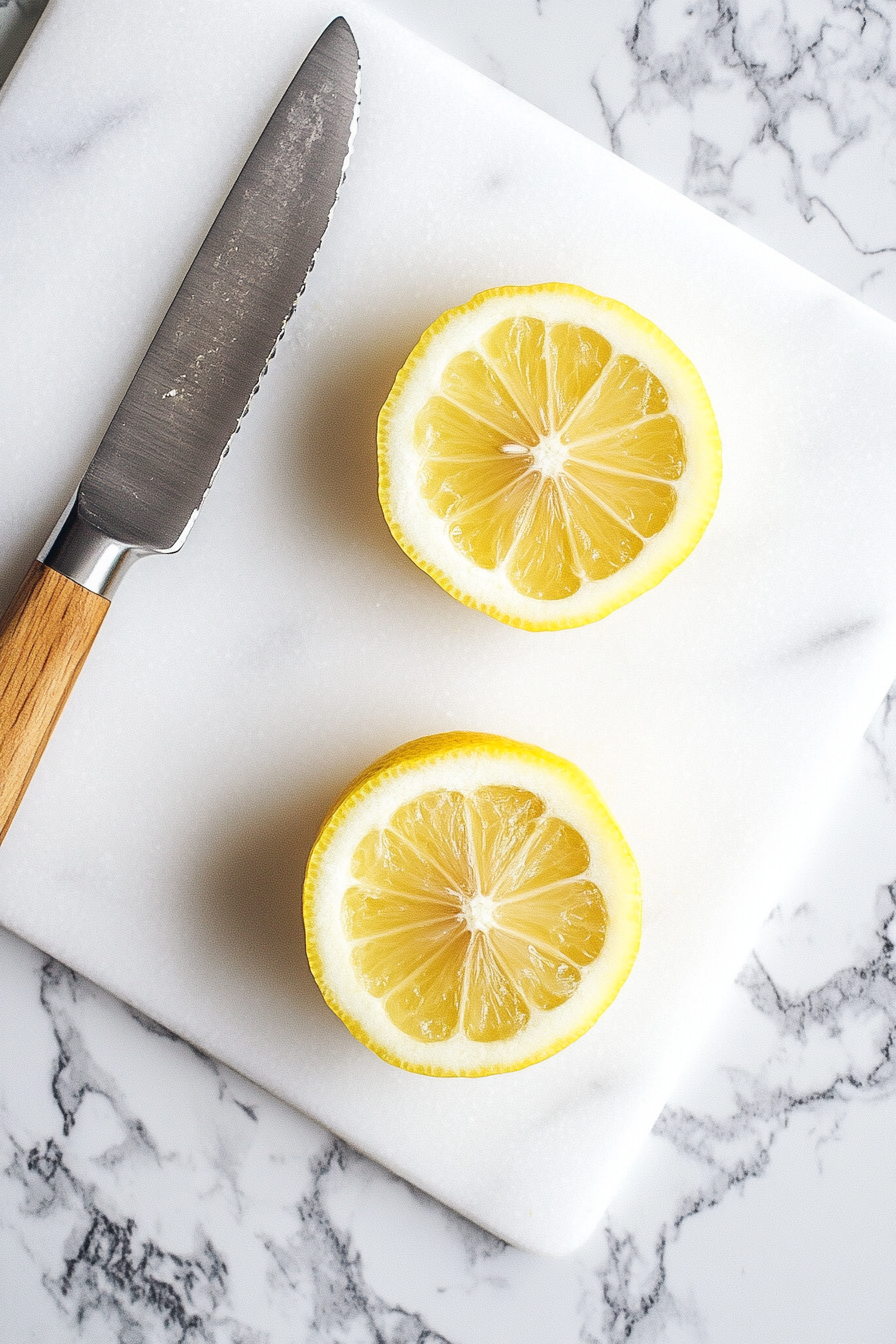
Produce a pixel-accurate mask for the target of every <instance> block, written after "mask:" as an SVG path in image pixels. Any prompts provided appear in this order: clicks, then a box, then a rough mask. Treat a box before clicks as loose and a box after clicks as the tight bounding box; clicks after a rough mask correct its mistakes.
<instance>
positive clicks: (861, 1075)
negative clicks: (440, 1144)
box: [582, 881, 896, 1344]
mask: <svg viewBox="0 0 896 1344" xmlns="http://www.w3.org/2000/svg"><path fill="white" fill-rule="evenodd" d="M894 934H896V881H894V882H893V883H891V884H890V885H889V886H887V887H885V888H883V889H882V891H881V892H880V893H879V909H878V918H877V922H876V925H875V928H874V935H873V939H874V946H873V950H872V952H871V954H870V955H869V956H868V957H867V959H866V960H865V961H863V962H860V963H858V964H856V965H854V966H845V967H842V968H841V969H840V970H838V971H836V972H835V973H834V974H833V975H832V976H830V977H829V978H828V979H827V980H826V981H824V982H823V983H822V984H821V985H818V986H817V987H815V988H814V989H812V990H810V991H809V992H808V993H806V994H801V995H796V994H790V993H788V992H787V990H786V989H784V988H783V987H782V986H781V985H779V984H778V983H777V982H776V981H775V980H774V979H773V978H772V976H771V975H770V973H769V972H768V970H767V968H766V967H765V966H764V965H763V964H762V962H761V960H760V959H759V957H758V956H756V955H755V954H754V956H753V957H752V958H751V960H750V962H749V963H748V964H747V966H746V967H745V968H744V970H743V971H742V972H741V974H740V976H739V977H738V984H739V985H740V986H741V987H742V988H743V989H744V990H745V991H746V992H747V994H748V995H749V998H750V1002H751V1003H752V1005H753V1007H754V1008H755V1009H756V1010H757V1011H758V1012H760V1013H761V1014H762V1015H763V1016H764V1017H766V1018H768V1019H770V1020H771V1021H772V1022H773V1024H774V1025H775V1027H776V1028H777V1030H778V1032H779V1034H780V1037H781V1039H782V1040H786V1039H787V1038H790V1039H793V1040H794V1041H795V1042H797V1043H798V1044H799V1045H800V1046H802V1045H804V1044H805V1042H806V1041H807V1039H808V1035H809V1033H810V1031H811V1030H812V1029H817V1030H822V1031H824V1032H827V1033H828V1034H829V1035H830V1036H833V1037H836V1036H839V1035H841V1034H842V1033H843V1032H844V1031H845V1029H846V1027H847V1026H848V1025H849V1023H850V1022H851V1021H853V1020H854V1019H855V1018H856V1017H861V1018H863V1019H865V1022H866V1026H867V1031H866V1036H865V1039H866V1040H867V1038H868V1036H869V1035H871V1036H873V1038H874V1052H873V1058H872V1060H871V1062H870V1063H868V1064H866V1065H865V1066H864V1067H861V1066H859V1065H858V1064H856V1063H851V1064H850V1065H849V1066H848V1067H846V1068H844V1069H843V1070H842V1071H836V1072H834V1073H832V1074H831V1075H830V1076H829V1077H828V1078H826V1079H825V1080H824V1081H823V1083H821V1084H818V1085H816V1086H814V1087H808V1088H804V1089H801V1088H799V1087H798V1086H797V1085H796V1084H795V1083H794V1082H792V1081H791V1082H790V1083H789V1084H788V1085H786V1086H784V1085H777V1086H776V1085H773V1084H771V1083H770V1082H769V1081H767V1079H766V1078H764V1076H763V1073H762V1072H760V1073H759V1074H757V1075H756V1076H755V1077H749V1078H745V1079H743V1080H742V1081H741V1090H740V1091H739V1092H738V1094H737V1096H736V1103H735V1108H734V1110H733V1112H732V1114H731V1115H729V1116H728V1117H726V1118H725V1119H723V1120H718V1119H715V1118H713V1117H711V1116H707V1115H698V1114H696V1113H695V1112H693V1111H689V1110H686V1109H680V1108H674V1107H667V1108H666V1110H664V1111H663V1113H662V1115H661V1116H660V1118H659V1120H658V1121H657V1124H656V1126H655V1128H654V1133H655V1134H656V1135H658V1136H660V1137H662V1138H665V1139H667V1140H668V1141H669V1143H671V1144H672V1146H673V1147H674V1148H675V1149H676V1151H677V1152H679V1153H681V1154H684V1155H687V1156H689V1157H692V1158H694V1159H696V1161H697V1162H699V1163H700V1165H701V1168H702V1171H703V1173H704V1175H703V1176H702V1177H701V1180H700V1183H699V1185H698V1186H697V1188H696V1189H694V1190H692V1191H689V1192H688V1193H687V1194H686V1195H685V1196H684V1197H682V1199H681V1200H680V1201H679V1203H678V1205H677V1207H676V1209H675V1211H674V1213H673V1214H672V1216H671V1217H669V1218H668V1219H666V1220H664V1221H663V1222H662V1224H661V1225H660V1227H659V1229H658V1231H657V1233H656V1237H655V1240H654V1242H653V1244H652V1246H650V1247H649V1249H644V1248H642V1247H640V1246H639V1245H638V1242H637V1240H636V1238H635V1237H634V1236H633V1235H632V1234H631V1233H630V1232H627V1231H624V1230H622V1231H620V1230H617V1229H615V1228H614V1226H613V1225H612V1222H610V1223H608V1224H607V1225H606V1227H605V1229H604V1238H605V1254H604V1257H603V1259H602V1262H601V1264H600V1266H599V1268H598V1270H597V1272H596V1285H595V1287H594V1289H593V1290H592V1291H593V1292H594V1293H595V1295H596V1297H597V1298H598V1299H599V1301H600V1303H601V1304H602V1330H601V1333H600V1334H599V1335H598V1334H594V1333H592V1332H591V1331H590V1329H585V1330H583V1334H582V1339H583V1341H584V1342H585V1344H623V1342H624V1341H626V1340H630V1339H632V1338H633V1337H634V1336H635V1334H636V1332H637V1331H638V1330H639V1328H640V1326H641V1325H642V1324H643V1323H644V1322H645V1321H647V1319H648V1318H651V1319H652V1328H654V1327H656V1326H657V1325H659V1324H660V1323H662V1322H663V1321H664V1320H666V1319H670V1318H674V1317H677V1316H678V1315H679V1307H678V1304H677V1303H676V1301H675V1298H674V1295H673V1293H672V1291H671V1289H670V1287H669V1283H668V1265H667V1253H668V1250H669V1247H670V1246H671V1245H672V1244H673V1243H674V1242H675V1241H676V1240H677V1238H678V1236H679V1235H680V1232H681V1229H682V1227H683V1226H684V1224H685V1223H686V1222H687V1221H688V1220H689V1219H691V1218H694V1217H695V1216H696V1215H697V1214H700V1213H702V1212H704V1211H706V1210H707V1209H711V1208H714V1207H716V1206H717V1205H718V1204H720V1203H721V1202H722V1200H723V1199H725V1198H726V1197H727V1196H728V1195H729V1194H730V1193H731V1192H732V1191H733V1190H736V1189H738V1188H740V1187H741V1186H743V1185H744V1184H745V1183H746V1182H748V1181H752V1180H755V1179H757V1178H758V1177H760V1176H762V1174H763V1173H764V1172H765V1171H766V1170H767V1168H768V1166H769V1163H770V1161H771V1153H772V1149H773V1146H774V1144H775V1142H776V1140H777V1139H778V1138H779V1137H780V1135H781V1134H782V1133H783V1132H784V1131H785V1130H786V1129H787V1127H788V1126H789V1124H790V1122H791V1120H792V1119H793V1117H794V1116H795V1115H796V1114H797V1113H799V1112H801V1111H805V1110H809V1109H817V1108H819V1107H822V1106H824V1105H826V1104H829V1103H832V1102H842V1101H849V1100H852V1099H854V1098H856V1097H865V1098H869V1097H874V1096H886V1095H890V1094H892V1093H893V1092H894V1090H896V957H894Z"/></svg>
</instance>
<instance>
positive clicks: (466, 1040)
mask: <svg viewBox="0 0 896 1344" xmlns="http://www.w3.org/2000/svg"><path fill="white" fill-rule="evenodd" d="M304 913H305V928H306V938H307V945H308V957H309V963H310V965H311V970H312V972H313V974H314V976H315V978H316V980H317V982H318V984H319V985H320V988H321V990H322V992H323V995H324V997H325V999H326V1001H327V1003H328V1004H329V1005H330V1007H331V1008H332V1009H333V1010H334V1011H335V1012H336V1013H337V1014H338V1015H339V1016H340V1017H341V1018H342V1020H343V1021H344V1022H345V1024H346V1025H347V1026H348V1028H349V1029H350V1030H351V1031H352V1032H353V1033H354V1035H355V1036H357V1037H358V1039H359V1040H361V1041H363V1042H364V1043H365V1044H366V1045H368V1046H369V1047H370V1048H371V1049H372V1050H373V1051H375V1053H376V1054H378V1055H380V1056H381V1058H383V1059H385V1060H387V1061H388V1062H390V1063H392V1064H397V1065H399V1066H400V1067H402V1068H405V1069H409V1070H411V1071H413V1072H418V1073H428V1074H436V1075H449V1076H467V1077H475V1076H480V1075H483V1074H492V1073H503V1072H508V1071H510V1070H513V1069H520V1068H523V1067H525V1066H526V1065H528V1064H532V1063H534V1062H535V1061H536V1060H540V1059H544V1058H546V1057H547V1056H548V1055H551V1054H554V1053H555V1052H556V1051H557V1050H559V1049H561V1048H562V1047H563V1046H564V1045H567V1044H569V1042H570V1041H572V1040H575V1039H576V1037H578V1036H580V1035H581V1034H582V1033H583V1032H584V1031H586V1030H587V1029H588V1028H589V1027H590V1026H591V1025H592V1024H593V1023H594V1022H595V1021H596V1019H597V1018H598V1017H599V1015H600V1014H601V1013H602V1012H603V1011H604V1009H605V1008H606V1007H607V1006H608V1004H609V1003H610V1002H611V1001H612V999H613V998H614V997H615V996H616V994H617V992H618V990H619V988H620V986H621V985H622V983H623V981H624V980H625V978H626V976H627V975H628V972H629V970H630V969H631V966H632V963H633V961H634V957H635V954H636V951H637V947H638V942H639V938H640V886H639V879H638V872H637V868H636V865H635V862H634V859H633V858H632V855H631V852H630V850H629V848H628V846H627V845H626V843H625V841H624V839H623V838H622V835H621V834H620V832H619V829H618V827H617V826H616V824H615V823H614V821H613V820H612V818H611V816H610V814H609V813H608V812H607V809H606V807H605V806H604V804H603V802H602V801H601V799H600V796H599V795H598V793H597V791H596V790H595V788H594V786H593V784H592V783H591V782H590V780H589V779H588V778H587V777H586V776H585V775H584V774H583V773H582V772H581V771H580V770H578V769H577V768H576V767H575V766H574V765H571V764H570V763H569V762H568V761H564V760H562V759H561V758H559V757H557V756H553V755H551V754H550V753H549V752H545V751H543V750H541V749H540V748H538V747H532V746H528V745H525V744H522V743H518V742H512V741H510V740H509V739H507V738H502V737H496V736H493V735H490V734H483V733H448V734H441V735H438V736H435V737H429V738H421V739H418V740H417V741H415V742H411V743H408V744H407V745H406V746H405V747H402V748H400V749H399V750H398V751H396V752H392V753H390V755H388V756H385V757H383V758H382V760H380V761H377V762H375V763H374V764H373V765H372V766H371V767H370V768H369V769H368V770H367V771H365V772H364V773H363V774H362V775H361V776H359V778H358V779H357V780H356V781H355V782H354V783H353V784H352V785H351V786H350V787H349V789H348V790H347V791H346V793H345V794H344V795H343V796H342V798H341V799H340V800H339V801H338V802H337V803H336V804H335V806H334V808H333V810H332V811H331V813H330V815H329V817H328V818H327V820H326V821H325V823H324V825H323V827H322V829H321V832H320V835H319V836H318V839H317V841H316V843H315V845H314V848H313V850H312V852H311V856H310V858H309V861H308V869H307V873H306V878H305V890H304Z"/></svg>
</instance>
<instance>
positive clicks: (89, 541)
mask: <svg viewBox="0 0 896 1344" xmlns="http://www.w3.org/2000/svg"><path fill="white" fill-rule="evenodd" d="M146 554H147V552H146V551H145V550H141V549H140V548H139V547H136V546H128V545H126V543H125V542H123V541H115V540H114V539H113V538H112V537H108V536H106V534H105V533H104V532H101V531H100V530H99V528H97V527H94V526H93V524H92V523H88V522H87V521H86V519H84V518H82V517H81V514H80V512H79V508H78V500H77V499H76V500H75V502H74V504H72V506H71V509H70V510H69V512H68V514H67V515H66V517H65V519H64V521H63V523H62V526H61V527H60V528H59V530H58V531H57V532H56V534H55V536H54V537H53V538H52V540H51V542H50V543H49V544H48V546H47V548H46V551H45V553H44V554H43V555H42V556H41V560H42V561H43V563H44V564H45V565H46V566H47V568H48V569H52V570H55V572H56V573H57V574H63V575H65V577H66V578H68V579H73V580H74V582H75V583H77V584H79V585H80V587H81V588H86V589H87V590H88V592H91V593H96V595H97V596H98V597H107V598H108V597H111V596H112V594H113V592H114V591H115V589H116V588H117V587H118V585H119V583H120V582H121V580H122V578H123V576H124V574H125V572H126V571H127V570H128V569H130V567H131V565H132V564H133V562H134V561H135V560H139V559H140V557H141V555H146Z"/></svg>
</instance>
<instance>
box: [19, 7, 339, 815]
mask: <svg viewBox="0 0 896 1344" xmlns="http://www.w3.org/2000/svg"><path fill="white" fill-rule="evenodd" d="M359 78H360V60H359V56H358V49H357V45H356V43H355V40H354V37H353V35H352V32H351V29H350V28H349V26H348V24H347V23H346V21H345V20H344V19H342V18H337V19H334V20H333V22H332V23H331V24H330V25H329V27H328V28H327V29H326V30H325V31H324V32H323V33H322V34H321V36H320V37H319V38H318V40H317V42H316V43H315V44H314V46H313V47H312V49H311V51H310V52H309V54H308V56H307V57H306V59H305V61H304V62H303V63H302V66H301V68H300V69H299V71H298V73H297V74H296V76H295V78H294V79H293V80H292V82H291V84H290V85H289V88H288V89H287V90H286V92H285V94H284V95H283V97H282V99H281V101H280V102H279V104H278V105H277V107H276V109H275V110H274V113H273V115H272V116H271V118H270V120H269V121H268V123H267V126H266V127H265V129H264V131H263V132H262V134H261V137H260V138H259V140H258V142H257V144H256V146H255V148H254V149H253V150H252V153H251V154H250V155H249V158H248V159H247V160H246V163H245V165H244V167H243V169H242V171H241V172H240V174H239V176H238V177H237V179H236V182H235V183H234V185H233V187H232V188H231V190H230V192H229V194H228V196H227V198H226V200H225V201H224V204H223V205H222V207H221V210H220V212H219V214H218V216H217V218H216V219H215V221H214V223H213V224H212V226H211V229H210V230H209V232H208V234H207V235H206V238H205V241H204V242H203V244H202V246H201V247H200V249H199V251H198V253H197V255H196V258H195V260H194V261H193V263H192V265H191V266H190V269H189V270H188V272H187V274H186V276H185V277H184V280H183V283H182V284H181V286H180V289H179V290H178V292H177V294H176V295H175V297H174V300H173V301H172V303H171V306H170V308H169V309H168V312H167V313H166V315H165V317H164V318H163V320H162V323H161V326H160V327H159V329H158V331H157V332H156V335H155V337H154V338H153V341H152V343H151V345H150V347H149V349H148V351H147V353H146V355H145V356H144V358H143V361H142V363H141V364H140V367H139V368H138V370H137V372H136V374H135V375H134V378H133V381H132V382H131V385H130V387H129V388H128V390H127V392H126V393H125V396H124V399H123V400H122V402H121V404H120V406H119V407H118V409H117V410H116V412H115V414H114V416H113V418H112V421H111V423H110V425H109V427H108V429H107V430H106V433H105V434H104V435H103V438H102V440H101V442H100V444H99V447H98V448H97V450H96V453H95V454H94V457H93V460H92V462H91V463H90V465H89V467H88V468H87V471H86V473H85V475H84V477H83V479H82V481H81V483H80V486H79V487H78V491H77V494H76V496H75V500H74V502H73V504H72V506H71V508H70V510H69V511H68V513H67V515H66V516H65V518H64V521H63V522H62V524H61V526H60V527H59V528H58V529H57V530H56V532H54V535H53V536H52V537H51V540H50V542H49V543H48V545H47V547H46V548H45V551H44V553H43V554H42V559H40V560H38V561H35V563H34V564H33V565H32V567H31V570H30V571H29V573H28V575H27V576H26V578H25V581H24V582H23V584H22V586H21V588H20V589H19V591H18V593H17V594H16V596H15V597H14V598H13V601H12V603H11V605H10V607H9V608H8V610H7V611H6V613H5V614H4V616H3V617H2V619H0V840H2V838H3V836H4V835H5V834H6V831H7V829H8V827H9V824H10V822H11V820H12V818H13V816H14V815H15V812H16V809H17V807H18V805H19V802H20V801H21V798H22V796H23V795H24V793H25V790H26V788H27V786H28V783H29V781H30V779H31V775H32V774H33V772H34V769H35V767H36V766H37V763H38V761H39V759H40V756H41V754H42V752H43V749H44V747H45V745H46V743H47V741H48V740H49V737H50V734H51V733H52V730H53V728H54V726H55V723H56V721H57V719H58V717H59V714H60V713H61V711H62V708H63V706H64V704H65V701H66V699H67V698H68V695H69V692H70V691H71V689H72V686H73V685H74V683H75V680H76V678H77V676H78V673H79V672H80V669H81V667H82V666H83V663H84V660H85V658H86V657H87V654H88V652H89V650H90V647H91V645H92V643H93V640H94V638H95V636H96V634H97V631H98V630H99V627H100V625H101V624H102V621H103V618H104V617H105V615H106V612H107V610H108V607H109V600H110V598H111V596H112V593H113V592H114V590H115V588H116V587H117V585H118V583H119V581H120V579H121V577H122V575H123V574H124V573H125V571H126V570H127V568H128V567H129V565H130V564H131V563H132V562H133V561H134V560H136V559H138V558H140V557H141V556H145V555H150V554H153V553H156V554H170V553H172V552H174V551H177V550H179V549H180V547H181V546H182V545H183V542H184V540H185V538H186V536H187V534H188V532H189V531H190V528H191V527H192V525H193V523H194V521H195V519H196V515H197V513H198V512H199V508H200V506H201V504H202V501H203V499H204V498H205V496H206V494H207V493H208V490H209V488H210V486H211V484H212V481H213V479H214V477H215V474H216V472H217V470H218V467H219V466H220V463H221V461H222V458H223V457H224V455H225V453H226V451H227V447H228V444H229V442H230V439H231V438H232V436H233V434H234V432H235V431H236V429H237V428H238V424H239V421H240V420H241V418H242V416H243V415H244V414H245V412H246V410H247V408H248V405H249V402H250V401H251V399H252V396H253V395H254V393H255V391H256V390H257V388H258V384H259V381H260V379H261V377H262V375H263V374H264V372H265V369H266V367H267V364H268V362H269V361H270V359H271V357H272V355H273V353H274V349H275V347H276V344H277V342H278V340H279V338H280V336H281V335H282V333H283V330H284V327H285V325H286V322H287V321H288V319H289V317H290V315H291V313H292V311H293V309H294V307H295V304H296V302H297V299H298V298H299V296H300V295H301V292H302V290H303V288H304V285H305V282H306V280H307V277H308V273H309V271H310V270H311V268H312V266H313V265H314V260H315V257H316V255H317V251H318V248H319V247H320V244H321V241H322V239H323V236H324V233H325V232H326V228H327V225H328V223H329V219H330V214H331V212H332V209H333V206H334V204H335V201H336V196H337V193H338V189H339V186H340V184H341V181H342V178H343V175H344V172H345V166H346V162H347V159H348V155H349V152H350V148H351V142H352V138H353V133H354V126H355V121H356V115H357V109H358V96H359Z"/></svg>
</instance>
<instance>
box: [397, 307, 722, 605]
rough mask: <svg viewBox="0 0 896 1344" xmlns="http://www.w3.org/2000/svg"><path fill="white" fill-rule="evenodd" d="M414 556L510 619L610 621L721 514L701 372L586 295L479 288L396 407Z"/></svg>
mask: <svg viewBox="0 0 896 1344" xmlns="http://www.w3.org/2000/svg"><path fill="white" fill-rule="evenodd" d="M378 452H379V493H380V502H381V503H382V507H383V512H384V513H385V516H386V521H387V522H388V524H389V527H390V528H391V530H392V534H393V536H394V537H395V539H396V541H397V542H398V543H399V545H400V546H401V547H402V548H403V549H404V550H405V551H406V552H407V554H408V555H409V556H410V557H411V559H412V560H414V561H415V562H416V563H417V564H418V565H419V566H420V567H421V568H422V569H424V570H426V572H427V573H428V574H430V575H431V576H432V577H433V578H434V579H435V580H436V582H437V583H439V584H441V586H442V587H443V588H444V589H446V591H447V592H449V593H451V594H452V595H453V596H454V597H457V598H459V599H460V601H461V602H465V603H466V604H467V605H468V606H471V607H477V608H479V610H481V611H485V612H488V614H489V615H490V616H495V617H497V619H498V620H500V621H505V622H506V623H507V624H509V625H516V626H521V627H522V628H523V629H526V630H558V629H563V628H566V627H569V626H576V625H584V624H585V623H587V622H589V621H596V620H599V619H600V618H601V617H603V616H606V615H607V614H608V613H609V612H611V611H614V610H615V609H616V608H617V607H620V606H622V605H623V604H624V603H625V602H629V601H631V599H632V598H633V597H637V596H638V594H639V593H643V592H645V591H646V589H648V588H652V587H654V585H655V584H657V583H659V581H660V580H661V579H662V578H664V577H665V576H666V575H667V574H668V573H669V572H670V570H672V569H674V568H675V566H676V565H679V564H680V563H681V561H682V560H684V559H685V557H686V556H687V555H688V554H689V553H690V552H691V551H692V550H693V548H694V546H696V544H697V542H698V541H699V539H700V537H701V536H702V534H703V531H704V529H705V528H706V525H707V523H708V522H709V520H710V518H711V517H712V513H713V510H714V509H715V506H716V500H717V498H718V493H719V483H720V480H721V448H720V443H719V433H718V428H717V426H716V421H715V416H714V415H713V411H712V407H711V406H710V403H709V398H708V396H707V395H706V391H705V389H704V387H703V384H702V382H701V381H700V378H699V375H698V374H697V371H696V369H695V368H694V366H693V365H692V364H691V362H690V360H689V359H688V358H687V357H686V356H685V355H684V354H682V352H681V351H680V350H679V349H678V347H677V346H676V345H674V344H673V343H672V341H671V340H670V339H669V337H668V336H666V335H665V334H664V333H663V332H662V331H660V329H659V328H658V327H656V326H654V324H653V323H652V322H649V321H648V320H647V318H646V317H642V316H641V315H640V313H636V312H635V311H634V310H633V309H631V308H628V307H626V305H625V304H623V303H617V302H616V301H615V300H614V299H606V298H601V297H599V296H598V295H596V294H591V293H590V292H589V291H588V290H586V289H580V288H578V287H577V286H575V285H563V284H548V285H533V286H528V287H520V286H511V287H508V288H504V289H490V290H486V291H485V292H484V293H482V294H477V295H476V297H475V298H473V299H471V300H470V302H469V303H467V304H464V305H463V306H462V307H460V308H454V309H452V310H451V311H450V312H447V313H444V314H443V315H442V316H441V317H440V318H439V319H438V321H436V322H435V323H434V324H433V325H432V326H431V327H430V328H429V330H428V331H426V332H424V334H423V336H422V337H421V338H420V340H419V342H418V343H417V345H416V346H415V348H414V350H413V351H412V353H411V355H410V356H409V358H408V360H407V362H406V364H405V365H404V367H403V368H402V370H401V372H400V373H399V375H398V378H397V379H396V382H395V385H394V387H393V389H392V392H391V394H390V396H389V399H388V401H387V402H386V404H385V406H384V407H383V410H382V412H381V413H380V419H379V430H378Z"/></svg>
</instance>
